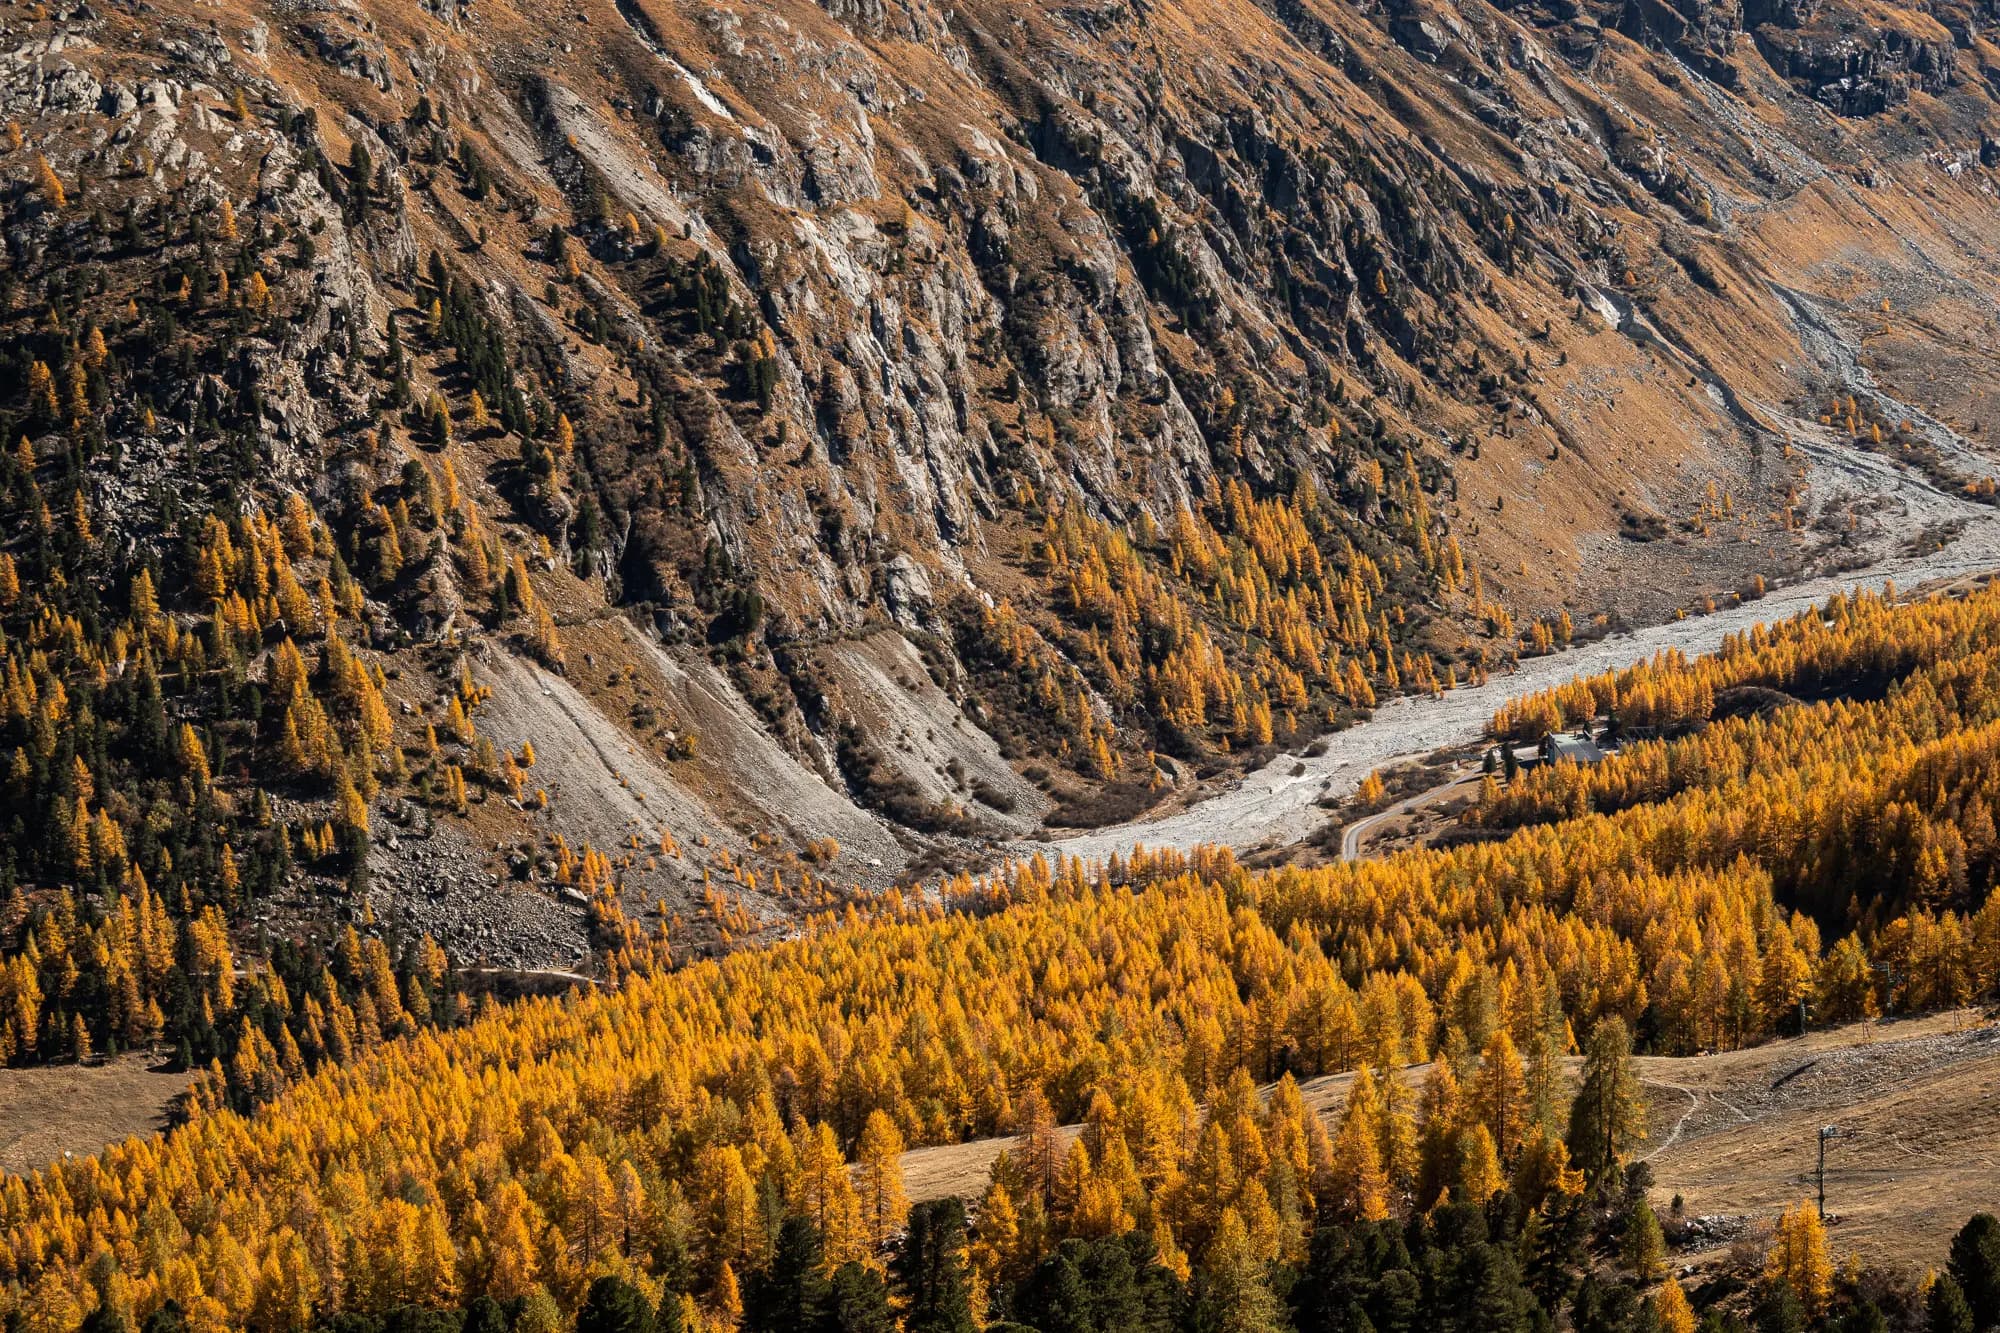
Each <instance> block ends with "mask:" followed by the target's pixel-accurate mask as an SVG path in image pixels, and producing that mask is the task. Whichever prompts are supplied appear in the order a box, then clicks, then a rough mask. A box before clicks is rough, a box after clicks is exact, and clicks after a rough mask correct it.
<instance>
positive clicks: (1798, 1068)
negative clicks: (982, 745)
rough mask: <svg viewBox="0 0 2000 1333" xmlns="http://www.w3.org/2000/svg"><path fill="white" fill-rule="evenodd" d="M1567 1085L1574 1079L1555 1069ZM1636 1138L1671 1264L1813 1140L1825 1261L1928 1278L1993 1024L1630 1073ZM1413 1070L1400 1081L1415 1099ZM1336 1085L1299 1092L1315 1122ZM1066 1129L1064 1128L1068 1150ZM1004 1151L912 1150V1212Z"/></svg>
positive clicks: (1870, 1027)
mask: <svg viewBox="0 0 2000 1333" xmlns="http://www.w3.org/2000/svg"><path fill="white" fill-rule="evenodd" d="M1570 1063H1571V1066H1572V1070H1573V1069H1574V1066H1575V1064H1576V1061H1575V1060H1574V1059H1572V1060H1571V1062H1570ZM1638 1065H1639V1074H1640V1077H1641V1079H1642V1080H1643V1081H1644V1083H1645V1085H1646V1090H1647V1093H1648V1095H1649V1098H1650V1106H1651V1112H1652V1127H1651V1128H1652V1132H1651V1136H1650V1140H1649V1142H1648V1143H1647V1144H1646V1145H1645V1146H1644V1147H1643V1148H1642V1149H1641V1151H1640V1154H1639V1155H1640V1156H1642V1157H1644V1158H1646V1160H1647V1161H1649V1162H1650V1163H1651V1165H1652V1168H1653V1173H1654V1190H1653V1195H1654V1205H1655V1207H1656V1208H1657V1209H1658V1210H1659V1212H1660V1214H1661V1216H1662V1217H1667V1216H1669V1214H1670V1213H1671V1212H1672V1209H1671V1206H1670V1205H1671V1201H1672V1200H1673V1199H1674V1198H1676V1197H1679V1198H1680V1199H1681V1200H1682V1203H1683V1205H1684V1206H1683V1209H1682V1210H1681V1211H1682V1212H1683V1213H1684V1214H1685V1216H1687V1217H1688V1218H1700V1219H1703V1222H1702V1224H1701V1225H1699V1226H1698V1227H1696V1228H1694V1229H1693V1231H1692V1233H1691V1234H1690V1235H1689V1236H1688V1238H1687V1239H1686V1240H1685V1242H1684V1245H1683V1248H1682V1249H1681V1250H1680V1252H1679V1254H1678V1255H1677V1257H1678V1259H1679V1260H1680V1261H1681V1262H1683V1263H1687V1264H1691V1265H1697V1266H1699V1265H1701V1264H1704V1263H1708V1262H1712V1261H1715V1260H1719V1259H1721V1258H1723V1257H1724V1255H1725V1254H1726V1252H1727V1249H1728V1247H1729V1246H1730V1245H1731V1244H1733V1243H1734V1242H1735V1241H1736V1239H1738V1238H1739V1237H1747V1238H1749V1239H1750V1240H1752V1241H1761V1239H1762V1235H1763V1233H1764V1232H1766V1231H1767V1230H1768V1229H1769V1227H1770V1224H1771V1222H1772V1221H1774V1220H1775V1219H1776V1217H1777V1215H1778V1214H1779V1213H1780V1212H1782V1211H1784V1210H1785V1209H1787V1208H1790V1207H1792V1206H1793V1205H1795V1204H1797V1203H1798V1202H1799V1200H1801V1199H1804V1198H1809V1197H1811V1195H1812V1190H1813V1168H1814V1165H1815V1161H1816V1156H1817V1151H1818V1133H1819V1129H1820V1126H1822V1125H1827V1124H1831V1125H1835V1126H1837V1127H1838V1129H1839V1130H1840V1137H1838V1138H1836V1139H1834V1140H1832V1141H1831V1142H1830V1143H1829V1144H1828V1149H1827V1161H1826V1194H1827V1213H1828V1221H1829V1223H1830V1225H1831V1236H1832V1241H1833V1248H1834V1251H1835V1253H1836V1255H1837V1256H1844V1255H1846V1254H1849V1253H1853V1254H1856V1255H1859V1256H1861V1257H1862V1258H1864V1259H1866V1260H1869V1261H1871V1262H1887V1263H1894V1264H1911V1265H1921V1264H1924V1263H1930V1262H1934V1261H1935V1260H1936V1257H1937V1256H1938V1254H1940V1253H1941V1252H1942V1250H1943V1247H1944V1245H1945V1243H1946V1242H1947V1241H1948V1240H1949V1238H1950V1237H1951V1235H1952V1234H1953V1233H1954V1232H1956V1231H1957V1230H1958V1228H1959V1227H1961V1226H1963V1225H1964V1224H1965V1219H1966V1218H1967V1217H1969V1216H1971V1215H1972V1214H1973V1213H1975V1212H1979V1211H1982V1210H1985V1211H1992V1210H1994V1209H1995V1208H2000V1147H1996V1146H1995V1145H1996V1144H2000V1022H1994V1021H1990V1020H1982V1018H1981V1016H1980V1015H1979V1014H1978V1013H1977V1012H1975V1011H1972V1010H1958V1011H1955V1012H1952V1013H1947V1014H1932V1015H1927V1016H1925V1017H1922V1018H1917V1019H1908V1020H1903V1021H1894V1022H1882V1023H1856V1024H1851V1025H1849V1026H1846V1027H1841V1028H1833V1029H1829V1030H1827V1031H1823V1032H1814V1033H1811V1034H1809V1035H1808V1036H1806V1037H1804V1038H1802V1039H1801V1038H1793V1039H1791V1040H1788V1041H1779V1042H1772V1043H1770V1044H1768V1045H1765V1046H1758V1047H1754V1048H1752V1049H1750V1050H1744V1051H1730V1052H1727V1053H1724V1054H1720V1055H1702V1056H1690V1057H1685V1058H1670V1057H1665V1056H1648V1057H1641V1058H1640V1059H1639V1061H1638ZM1429 1074H1430V1066H1429V1065H1412V1066H1410V1067H1409V1068H1406V1069H1405V1070H1403V1071H1402V1077H1403V1078H1404V1079H1405V1080H1406V1081H1407V1082H1408V1083H1409V1085H1410V1086H1411V1088H1412V1089H1419V1090H1420V1089H1421V1088H1422V1087H1423V1084H1424V1082H1425V1080H1426V1079H1427V1078H1428V1077H1429ZM1352 1082H1353V1075H1352V1074H1333V1075H1328V1076H1326V1077H1324V1078H1316V1079H1312V1080H1310V1081H1308V1082H1306V1083H1303V1084H1301V1085H1300V1092H1301V1094H1302V1096H1303V1098H1304V1100H1305V1103H1306V1105H1307V1106H1308V1107H1310V1108H1312V1109H1313V1110H1315V1111H1317V1112H1319V1113H1320V1114H1321V1115H1322V1116H1325V1117H1327V1118H1328V1119H1329V1120H1331V1119H1332V1118H1333V1117H1336V1116H1338V1115H1339V1114H1340V1111H1341V1108H1342V1107H1343V1106H1344V1105H1345V1104H1346V1100H1347V1089H1348V1087H1349V1085H1350V1084H1351V1083H1352ZM1079 1128H1080V1127H1079V1126H1074V1125H1070V1126H1065V1127H1064V1128H1063V1131H1062V1132H1063V1134H1064V1135H1065V1136H1066V1137H1073V1136H1074V1135H1075V1134H1076V1133H1077V1132H1078V1130H1079ZM1011 1142H1012V1140H1011V1139H1005V1138H996V1139H981V1140H978V1141H977V1142H973V1143H964V1144H953V1145H949V1146H945V1147H935V1148H919V1149H916V1150H914V1151H912V1152H909V1153H906V1154H904V1156H903V1179H904V1185H905V1188H906V1189H907V1190H908V1192H909V1195H910V1197H911V1198H913V1199H918V1200H922V1199H934V1198H942V1197H945V1196H947V1195H957V1196H960V1197H963V1198H968V1199H976V1198H978V1197H979V1195H980V1194H981V1193H982V1192H983V1191H984V1190H985V1188H986V1181H987V1172H988V1171H989V1169H990V1168H991V1166H992V1164H993V1159H994V1158H995V1157H997V1156H998V1155H999V1154H1000V1153H1001V1152H1002V1151H1003V1150H1005V1149H1006V1148H1007V1146H1008V1145H1009V1144H1010V1143H1011Z"/></svg>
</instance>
